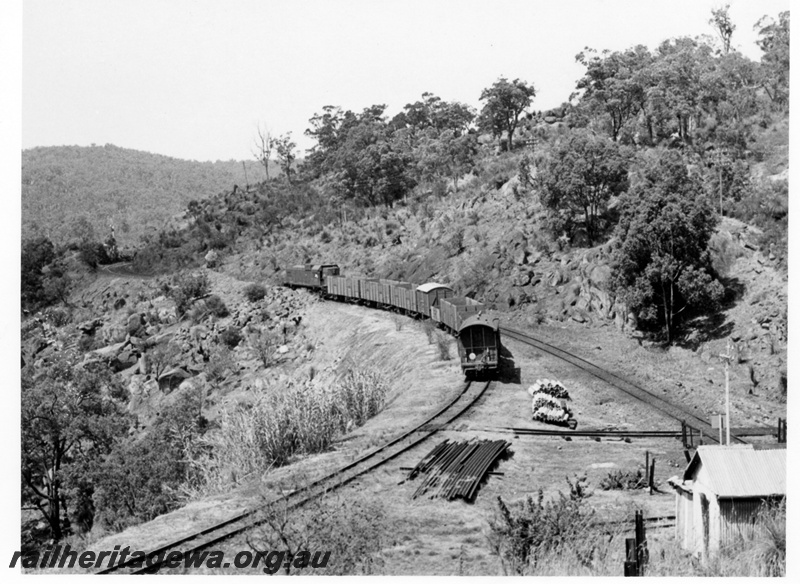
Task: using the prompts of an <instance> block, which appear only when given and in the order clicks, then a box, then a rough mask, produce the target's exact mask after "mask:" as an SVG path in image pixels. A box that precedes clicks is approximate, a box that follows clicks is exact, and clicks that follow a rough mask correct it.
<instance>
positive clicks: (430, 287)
mask: <svg viewBox="0 0 800 584" xmlns="http://www.w3.org/2000/svg"><path fill="white" fill-rule="evenodd" d="M436 288H447V289H448V290H450V291H452V290H453V289H452V288H451V287H450V286H445V285H444V284H437V283H436V282H428V283H427V284H422V285H421V286H417V290H419V291H420V292H424V293H426V294H427V293H428V292H430V291H431V290H435V289H436Z"/></svg>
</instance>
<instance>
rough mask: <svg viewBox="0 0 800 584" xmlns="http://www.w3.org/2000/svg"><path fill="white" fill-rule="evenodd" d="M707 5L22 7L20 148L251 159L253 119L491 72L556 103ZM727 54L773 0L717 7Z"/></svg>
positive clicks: (400, 95) (398, 103)
mask: <svg viewBox="0 0 800 584" xmlns="http://www.w3.org/2000/svg"><path fill="white" fill-rule="evenodd" d="M721 4H722V2H719V1H713V0H699V1H698V0H681V1H670V2H667V1H661V2H648V1H641V0H640V1H626V0H595V1H588V0H547V1H525V2H522V1H517V2H511V1H506V2H503V1H494V2H492V1H489V0H482V1H481V2H471V1H464V0H460V1H457V2H456V1H442V0H428V1H427V2H417V1H407V0H405V1H377V0H372V1H362V0H346V1H345V0H342V1H333V0H328V1H305V2H303V1H294V2H277V1H264V0H226V1H224V2H223V1H220V0H213V1H212V0H157V1H153V0H126V1H120V0H69V1H63V0H26V1H25V2H24V3H23V30H22V48H23V54H22V147H23V148H30V147H33V146H50V145H62V144H78V145H82V146H86V145H89V144H92V143H96V144H106V143H112V144H115V145H117V146H121V147H125V148H134V149H137V150H147V151H150V152H156V153H160V154H166V155H169V156H176V157H179V158H188V159H196V160H217V159H223V160H227V159H231V158H234V159H242V158H250V157H251V156H252V154H251V150H252V141H253V137H254V135H255V127H256V124H257V123H259V122H262V123H265V124H267V125H268V126H269V127H270V128H271V130H272V132H273V134H279V133H283V132H288V131H292V132H293V135H294V137H295V140H296V141H297V142H298V143H299V144H300V145H301V147H303V148H307V147H309V146H311V142H310V141H309V140H308V139H307V138H306V137H305V136H303V131H304V130H305V129H306V128H307V127H308V119H309V118H310V117H311V116H312V115H313V114H314V113H315V112H318V111H320V110H321V109H322V106H324V105H327V104H331V105H341V106H342V107H344V108H346V109H354V110H360V109H362V108H364V107H366V106H368V105H371V104H374V103H385V104H387V105H388V113H389V114H390V115H393V114H394V113H396V112H398V111H400V110H401V109H402V107H403V106H404V105H405V104H406V103H409V102H411V101H415V100H417V99H419V97H420V95H421V94H422V93H423V92H425V91H430V92H432V93H435V94H436V95H439V96H440V97H442V98H443V99H445V100H458V101H462V102H465V103H469V104H471V105H473V106H476V107H478V106H479V105H480V103H479V99H478V98H479V96H480V93H481V90H482V89H483V88H485V87H487V86H489V85H491V84H492V83H493V82H494V81H495V80H496V79H497V78H498V77H499V76H501V75H502V76H505V77H508V78H509V79H513V78H516V77H519V78H521V79H524V80H526V81H528V82H533V83H534V85H535V86H536V88H537V92H538V96H537V98H536V99H535V101H534V105H533V107H534V109H547V108H549V107H554V106H556V105H559V104H560V103H561V102H563V101H565V100H566V99H567V98H568V96H569V94H570V93H571V92H572V91H573V90H574V87H575V82H576V80H577V79H578V78H579V77H580V75H581V74H582V72H583V68H582V67H581V66H580V65H578V64H577V63H575V55H576V54H577V53H578V52H579V51H581V50H582V49H583V48H584V47H585V46H590V47H594V48H597V49H611V50H618V49H625V48H628V47H630V46H633V45H635V44H640V43H641V44H646V45H648V46H649V47H651V48H652V47H654V46H656V45H657V44H658V43H660V42H661V41H662V40H665V39H667V38H672V37H675V36H684V35H689V36H695V35H700V34H713V30H712V29H711V27H710V26H709V24H708V19H709V17H710V12H711V9H712V8H713V7H718V6H720V5H721ZM730 4H731V8H730V14H731V17H732V19H733V21H734V23H735V24H736V26H737V28H736V31H735V33H734V36H733V43H734V45H735V46H736V47H738V48H740V49H741V50H742V51H743V52H744V53H745V54H746V55H748V56H750V57H752V58H759V55H760V51H759V49H758V47H757V46H756V45H755V43H754V41H755V38H756V35H755V33H754V31H753V25H754V24H755V22H756V21H757V20H758V19H759V18H760V17H761V16H763V15H764V14H768V15H770V16H773V17H776V16H777V14H778V12H779V11H781V10H787V9H788V7H789V2H788V0H758V1H753V0H747V1H743V0H731V1H730Z"/></svg>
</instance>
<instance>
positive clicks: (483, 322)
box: [458, 314, 500, 332]
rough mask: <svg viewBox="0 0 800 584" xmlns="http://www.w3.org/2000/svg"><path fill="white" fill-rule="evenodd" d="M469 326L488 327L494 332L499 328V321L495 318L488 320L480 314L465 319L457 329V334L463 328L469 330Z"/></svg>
mask: <svg viewBox="0 0 800 584" xmlns="http://www.w3.org/2000/svg"><path fill="white" fill-rule="evenodd" d="M471 326H488V327H489V328H491V329H492V330H494V331H496V330H497V329H498V328H499V327H500V321H499V320H498V319H496V318H492V319H490V318H488V317H486V316H483V315H482V314H476V315H475V316H470V317H469V318H465V319H464V321H463V322H462V323H461V326H460V327H458V332H461V331H463V330H464V329H465V328H469V327H471Z"/></svg>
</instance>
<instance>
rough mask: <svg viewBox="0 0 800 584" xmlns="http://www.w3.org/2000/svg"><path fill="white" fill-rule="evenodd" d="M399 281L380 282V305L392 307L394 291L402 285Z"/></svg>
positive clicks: (381, 280) (383, 280) (384, 280)
mask: <svg viewBox="0 0 800 584" xmlns="http://www.w3.org/2000/svg"><path fill="white" fill-rule="evenodd" d="M401 283H402V282H398V281H397V280H386V279H383V278H382V279H380V280H378V304H381V305H384V306H391V305H392V290H393V289H394V287H395V286H396V285H397V284H401Z"/></svg>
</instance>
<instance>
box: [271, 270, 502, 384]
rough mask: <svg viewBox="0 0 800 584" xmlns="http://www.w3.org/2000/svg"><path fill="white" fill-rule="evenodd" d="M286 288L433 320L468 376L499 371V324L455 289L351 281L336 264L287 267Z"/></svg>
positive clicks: (482, 308) (474, 302)
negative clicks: (450, 338)
mask: <svg viewBox="0 0 800 584" xmlns="http://www.w3.org/2000/svg"><path fill="white" fill-rule="evenodd" d="M283 285H284V286H287V287H289V288H307V289H309V290H313V291H315V292H317V293H318V294H320V295H321V296H322V297H324V298H329V299H332V300H338V301H342V302H353V303H358V304H363V305H366V306H372V307H375V308H383V309H386V310H392V311H395V312H399V313H401V314H406V315H408V316H411V317H414V318H428V319H430V320H431V321H433V322H434V323H436V325H437V326H439V327H440V328H443V329H444V330H446V331H447V332H449V333H450V334H452V335H453V336H455V337H456V340H457V343H458V356H459V359H460V361H461V370H462V371H463V372H464V374H465V375H466V376H468V377H469V376H472V375H475V374H479V373H490V374H491V373H493V372H496V371H497V368H498V364H499V359H500V329H499V322H498V320H497V319H496V318H494V319H493V318H489V317H487V316H486V315H485V314H484V312H485V310H486V307H485V306H484V304H483V303H481V302H478V301H477V300H474V299H472V298H467V297H464V296H456V295H455V293H454V292H453V289H452V288H450V287H449V286H446V285H444V284H438V283H436V282H428V283H426V284H421V285H416V284H411V283H409V282H400V281H397V280H386V279H383V278H356V277H353V276H345V275H343V274H341V272H340V270H339V266H337V265H335V264H318V265H312V264H306V265H302V266H293V267H289V268H286V270H285V271H284V274H283Z"/></svg>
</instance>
